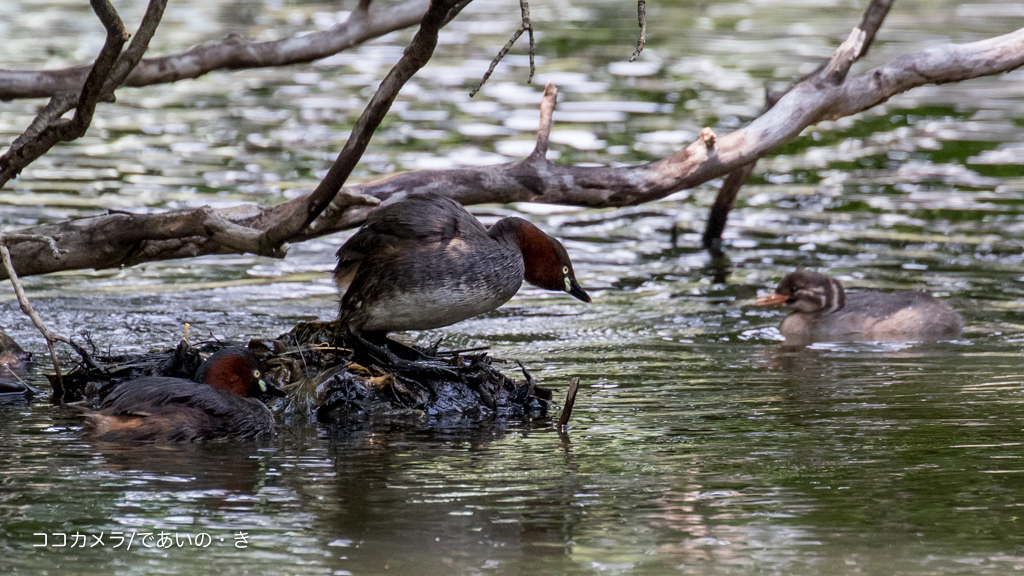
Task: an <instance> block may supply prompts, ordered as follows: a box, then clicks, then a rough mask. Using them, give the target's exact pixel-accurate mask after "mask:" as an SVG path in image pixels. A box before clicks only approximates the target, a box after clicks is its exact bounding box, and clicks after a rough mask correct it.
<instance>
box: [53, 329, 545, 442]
mask: <svg viewBox="0 0 1024 576" xmlns="http://www.w3.org/2000/svg"><path fill="white" fill-rule="evenodd" d="M361 344H365V342H360V341H354V340H353V338H352V337H351V336H340V335H339V331H338V327H337V324H336V323H335V322H310V323H300V324H299V325H297V326H296V327H295V328H294V329H292V330H291V331H290V332H288V333H286V334H282V335H281V336H279V337H278V338H276V339H273V340H252V341H250V342H249V344H248V348H249V349H250V350H251V351H252V352H253V353H254V354H256V357H257V358H259V360H260V362H261V364H262V365H263V368H264V372H265V374H266V376H265V378H267V379H268V380H269V381H270V382H272V383H273V384H274V385H276V386H278V387H279V388H281V389H282V390H284V391H285V392H287V396H286V397H285V398H283V399H280V400H278V402H280V403H279V404H276V405H273V406H272V407H273V408H274V409H275V411H277V412H279V413H281V414H283V415H284V416H285V417H286V418H288V417H296V416H298V417H302V416H306V417H311V418H315V419H316V420H319V421H321V422H352V421H353V420H366V419H369V418H373V417H389V418H390V417H403V418H405V417H415V418H438V419H445V420H450V419H452V418H458V419H472V420H480V419H488V418H506V419H507V418H520V419H522V418H540V417H544V416H546V415H547V410H548V406H549V404H550V400H551V391H550V390H548V389H547V388H544V387H541V386H538V385H537V384H536V382H534V380H533V378H532V377H531V376H530V374H529V372H527V371H526V369H525V368H523V369H522V374H523V376H524V379H523V380H513V379H511V378H509V377H507V376H505V375H504V374H502V373H501V372H500V371H499V370H498V368H497V367H496V366H495V364H505V365H508V364H507V363H506V362H504V361H502V360H497V359H495V358H493V357H491V356H490V355H488V354H487V353H486V352H483V351H480V350H469V351H441V352H439V351H437V350H435V349H424V348H420V347H415V348H414V349H413V350H415V354H417V355H418V358H417V359H415V360H408V359H400V358H398V357H396V356H395V355H393V354H377V353H373V349H372V347H371V348H370V349H367V347H366V346H365V345H361ZM237 345H239V344H238V343H233V342H202V343H196V344H193V343H190V342H188V341H187V340H182V341H181V342H179V343H178V345H177V347H176V348H174V349H168V350H165V351H162V352H154V353H149V354H134V355H120V356H100V355H93V356H92V357H91V358H89V359H88V361H83V362H81V363H80V364H79V365H77V366H76V367H75V368H73V369H72V370H71V371H70V372H69V373H68V374H66V375H64V378H63V380H64V387H63V390H64V395H63V398H60V400H63V401H66V402H67V401H79V400H86V401H91V402H93V403H99V402H100V401H101V400H102V399H103V398H104V397H105V396H106V395H107V394H109V393H110V392H111V391H112V390H113V389H114V388H115V387H117V386H118V385H120V384H121V383H123V382H126V381H128V380H131V379H134V378H140V377H143V376H171V377H177V378H187V379H191V378H192V377H193V376H194V375H195V373H196V370H197V369H198V368H199V365H200V364H201V363H202V361H203V358H205V357H207V356H208V355H209V354H212V353H213V352H216V351H217V350H219V349H221V348H225V347H227V346H237ZM402 348H404V347H402ZM407 350H408V349H407ZM520 367H521V366H520ZM51 380H53V377H51ZM54 389H55V390H57V389H59V388H58V387H54Z"/></svg>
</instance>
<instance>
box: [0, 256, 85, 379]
mask: <svg viewBox="0 0 1024 576" xmlns="http://www.w3.org/2000/svg"><path fill="white" fill-rule="evenodd" d="M0 260H2V261H3V268H4V271H5V272H7V277H8V278H9V279H10V281H11V285H12V286H14V294H15V297H17V299H18V304H20V305H21V311H22V312H24V313H25V315H27V316H28V317H29V318H30V319H31V320H32V323H33V324H35V325H36V328H38V329H39V332H41V333H42V334H43V338H45V339H46V348H47V349H48V350H49V351H50V360H51V361H52V362H53V372H54V374H55V375H56V376H57V386H56V387H54V396H55V397H57V398H60V397H62V396H63V395H64V379H63V377H62V376H61V373H60V362H58V361H57V352H56V351H55V350H54V349H53V343H54V342H65V343H67V344H71V339H70V338H67V337H66V336H61V335H60V334H57V333H55V332H52V331H50V329H49V328H47V327H46V324H45V323H44V322H43V319H42V318H40V317H39V314H36V311H35V310H33V309H32V304H30V303H29V301H28V298H27V297H26V296H25V289H24V288H22V286H21V281H20V280H19V279H18V274H17V272H15V271H14V263H13V262H11V252H10V251H9V250H8V249H7V246H6V245H5V244H0Z"/></svg>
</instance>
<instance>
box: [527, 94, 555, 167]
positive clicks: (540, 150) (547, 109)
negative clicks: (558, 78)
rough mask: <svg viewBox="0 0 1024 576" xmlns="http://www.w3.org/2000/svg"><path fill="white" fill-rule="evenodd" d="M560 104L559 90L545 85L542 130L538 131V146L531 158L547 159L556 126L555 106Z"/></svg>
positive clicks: (541, 109) (541, 114) (541, 118)
mask: <svg viewBox="0 0 1024 576" xmlns="http://www.w3.org/2000/svg"><path fill="white" fill-rule="evenodd" d="M557 103H558V88H557V87H556V86H555V85H554V84H552V83H551V82H548V83H547V84H545V85H544V95H543V96H542V97H541V100H540V128H539V129H538V130H537V145H536V146H535V147H534V148H533V153H531V154H530V156H531V157H533V156H537V157H539V158H546V157H547V155H548V143H549V142H550V140H551V126H552V125H553V124H554V116H555V105H556V104H557Z"/></svg>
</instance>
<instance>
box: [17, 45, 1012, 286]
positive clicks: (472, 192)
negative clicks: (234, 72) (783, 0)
mask: <svg viewBox="0 0 1024 576" xmlns="http://www.w3.org/2000/svg"><path fill="white" fill-rule="evenodd" d="M1022 65H1024V29H1021V30H1017V31H1016V32H1012V33H1010V34H1006V35H1004V36H999V37H997V38H991V39H988V40H982V41H979V42H973V43H970V44H959V45H956V44H951V45H943V46H937V47H933V48H928V49H925V50H921V51H919V52H915V53H912V54H908V55H905V56H902V57H900V58H897V59H896V60H894V61H892V62H890V63H888V64H884V65H882V66H879V67H878V68H875V69H873V70H870V71H868V72H867V73H865V74H862V75H860V76H848V77H847V78H846V79H845V81H843V82H841V83H839V84H833V83H831V82H824V81H822V78H821V76H820V74H819V75H813V76H811V77H809V78H806V79H805V80H804V81H803V82H801V83H799V84H797V85H796V86H794V87H793V89H792V90H790V91H789V92H788V93H787V94H786V95H784V96H783V97H782V98H780V99H779V101H778V102H777V103H776V104H775V105H774V106H773V107H772V108H771V109H770V110H768V111H767V112H766V113H765V114H763V115H762V116H761V117H759V118H757V119H756V120H754V121H753V122H751V123H750V124H748V125H747V126H745V127H743V128H741V129H739V130H736V131H734V132H732V133H729V134H726V135H724V136H719V137H717V138H716V139H714V145H713V146H710V147H709V145H708V143H709V140H708V139H706V138H702V139H699V140H697V141H696V142H694V143H693V144H690V145H689V146H687V147H686V148H683V149H682V150H679V151H678V152H676V153H675V154H672V155H671V156H669V157H667V158H664V159H662V160H659V161H656V162H652V163H650V164H645V165H641V166H632V167H582V166H560V165H556V164H552V163H551V162H548V161H547V160H546V159H544V158H543V156H542V155H538V154H531V155H530V156H529V157H527V158H526V159H525V160H523V161H521V162H515V163H509V164H500V165H496V166H485V167H480V168H466V169H461V170H424V171H419V172H409V173H405V174H399V175H396V176H392V177H390V178H386V179H383V180H379V181H375V182H369V183H365V184H361V185H358V186H351V187H348V188H345V189H344V190H342V193H341V194H339V196H338V198H336V199H335V201H334V202H333V203H332V204H331V206H329V207H328V208H327V210H325V211H324V213H323V214H322V215H321V216H320V218H318V219H317V220H316V221H314V222H313V224H312V225H311V227H310V229H309V230H308V231H307V233H305V234H304V235H300V236H299V237H297V238H296V239H295V240H304V239H308V238H310V237H314V236H321V235H324V234H328V233H332V232H336V231H338V230H343V229H347V228H352V227H354V226H357V225H359V224H360V223H361V222H362V221H363V220H364V219H365V218H366V216H367V215H368V214H369V213H370V212H371V211H372V210H373V207H372V206H366V205H365V204H366V202H365V201H358V199H359V198H360V197H364V195H365V196H372V197H374V198H376V199H379V200H380V201H382V202H388V201H394V200H396V199H399V198H402V197H404V196H406V195H408V194H417V193H422V192H427V191H435V192H438V193H441V194H445V195H447V196H450V197H452V198H454V199H456V200H458V201H459V202H461V203H463V204H480V203H504V202H520V201H529V202H544V203H552V204H568V205H577V206H587V207H610V206H628V205H634V204H641V203H644V202H650V201H653V200H657V199H660V198H664V197H665V196H667V195H669V194H672V193H674V192H677V191H679V190H684V189H687V188H692V187H694V186H697V185H699V184H702V183H704V182H707V181H709V180H711V179H714V178H718V177H720V176H723V175H725V174H727V173H729V172H730V171H732V170H735V169H737V168H739V167H740V166H743V165H745V164H749V163H750V162H752V161H753V160H755V159H757V158H759V157H761V156H763V155H765V154H767V153H768V152H770V151H771V150H773V149H774V148H776V147H778V146H780V145H782V144H785V143H787V142H790V141H791V140H793V139H794V138H796V137H797V136H798V135H799V134H800V132H801V131H802V130H803V129H804V128H806V127H807V126H810V125H812V124H815V123H817V122H820V121H823V120H831V119H835V118H841V117H844V116H849V115H852V114H856V113H857V112H860V111H862V110H866V109H868V108H871V107H872V106H876V105H878V104H880V103H882V102H884V101H886V100H888V99H889V98H891V97H892V96H894V95H896V94H900V93H902V92H905V91H907V90H909V89H911V88H914V87H916V86H923V85H926V84H942V83H947V82H957V81H962V80H968V79H971V78H977V77H979V76H987V75H993V74H998V73H1001V72H1007V71H1010V70H1014V69H1016V68H1018V67H1020V66H1022ZM555 92H556V91H554V90H551V91H546V95H545V99H547V98H552V99H553V98H554V95H555ZM544 106H545V104H542V107H544ZM353 199H356V200H353ZM305 202H306V201H305V200H304V199H303V198H297V199H295V200H291V201H289V202H286V203H283V204H279V205H277V206H273V207H269V208H265V209H261V208H257V207H251V208H250V209H249V210H250V211H249V212H248V213H245V214H241V213H235V214H228V213H225V212H223V211H218V214H220V215H221V216H223V217H225V218H227V219H229V220H231V221H232V222H235V223H236V224H239V225H242V226H248V227H250V228H254V229H257V230H266V229H269V228H270V227H272V226H273V225H274V224H276V223H277V222H279V221H280V219H281V218H282V217H283V216H284V215H286V214H290V213H291V212H292V211H293V210H294V205H295V204H296V203H305ZM361 204H362V205H361ZM117 217H118V215H110V216H99V217H95V218H86V219H81V220H74V221H71V222H65V223H61V224H53V225H46V226H37V227H34V228H30V229H27V230H20V231H19V232H20V233H23V234H32V235H41V236H49V237H53V238H59V240H58V246H59V247H60V249H61V254H62V258H61V259H60V260H59V261H58V260H54V259H53V257H52V255H51V254H50V253H49V249H48V248H47V247H45V246H43V245H41V244H39V243H38V242H26V243H22V244H17V245H15V246H13V247H12V250H11V251H12V255H13V256H14V263H15V266H16V269H17V270H18V272H19V274H22V275H25V276H27V275H31V274H42V273H46V272H54V271H57V270H73V269H82V268H104V267H111V266H119V265H130V264H138V263H141V262H148V261H155V260H168V259H173V258H184V257H191V256H198V255H203V254H215V253H224V252H229V251H230V250H228V249H225V248H224V247H222V246H221V245H219V244H218V243H216V242H214V241H213V240H212V239H210V238H209V237H204V236H193V237H189V238H174V239H170V238H168V239H164V240H158V241H155V240H151V241H141V242H138V243H137V244H131V243H128V242H125V241H124V240H118V241H117V242H116V243H115V245H114V247H111V245H110V243H111V240H110V239H109V238H108V237H107V234H106V233H103V232H102V231H103V230H109V234H110V235H111V237H112V238H113V239H114V240H117V238H118V235H119V234H123V233H124V232H125V231H124V230H123V226H122V225H119V224H116V223H114V220H115V219H116V218H117ZM126 247H127V248H128V249H126Z"/></svg>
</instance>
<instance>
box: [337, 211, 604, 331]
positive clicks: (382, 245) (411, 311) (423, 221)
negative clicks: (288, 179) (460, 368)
mask: <svg viewBox="0 0 1024 576" xmlns="http://www.w3.org/2000/svg"><path fill="white" fill-rule="evenodd" d="M334 279H335V281H336V282H337V284H338V290H339V292H340V293H341V295H342V297H341V325H342V326H344V327H345V328H347V329H348V330H349V331H351V332H353V333H355V334H366V335H369V334H371V333H377V334H383V333H386V332H392V331H396V330H427V329H430V328H439V327H441V326H448V325H449V324H454V323H456V322H459V321H462V320H465V319H467V318H472V317H473V316H477V315H479V314H483V313H484V312H489V311H491V310H494V309H495V308H497V307H499V306H501V305H502V304H504V303H505V302H507V301H508V300H509V299H510V298H512V296H513V295H515V293H516V292H517V291H518V290H519V287H520V286H521V285H522V283H523V280H526V281H527V282H529V283H530V284H533V285H534V286H538V287H540V288H545V289H547V290H557V291H562V292H567V293H569V294H570V295H572V296H574V297H576V298H578V299H580V300H582V301H584V302H590V296H588V295H587V293H586V292H584V291H583V289H582V288H580V285H579V284H578V283H577V282H576V276H575V274H574V273H573V270H572V262H570V261H569V255H568V254H567V253H566V252H565V248H563V247H562V244H561V243H560V242H559V241H558V240H555V239H554V238H552V237H551V236H548V235H547V234H545V233H544V232H542V231H541V230H540V229H539V228H537V227H536V226H534V225H533V224H531V223H530V222H527V221H526V220H523V219H522V218H515V217H509V218H503V219H501V220H499V221H498V222H497V223H495V224H494V225H493V226H491V227H490V228H489V229H488V228H485V227H484V225H483V224H481V223H480V221H479V220H477V219H476V218H474V217H473V216H472V215H471V214H470V213H469V212H467V211H466V209H465V208H463V207H462V205H461V204H459V203H458V202H456V201H454V200H451V199H450V198H446V197H444V196H440V195H437V194H432V193H427V194H416V195H413V196H410V197H408V198H406V199H404V200H401V201H399V202H395V203H394V204H389V205H387V206H384V207H382V208H380V209H378V210H377V211H375V212H374V213H373V214H371V215H370V217H369V218H367V220H366V223H365V224H363V227H362V228H360V229H359V231H358V232H356V233H355V235H353V236H352V237H351V238H349V240H348V241H347V242H345V244H344V245H343V246H342V247H341V249H339V250H338V267H337V268H335V270H334Z"/></svg>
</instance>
